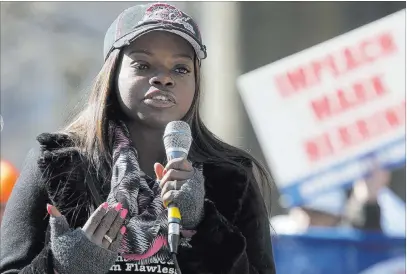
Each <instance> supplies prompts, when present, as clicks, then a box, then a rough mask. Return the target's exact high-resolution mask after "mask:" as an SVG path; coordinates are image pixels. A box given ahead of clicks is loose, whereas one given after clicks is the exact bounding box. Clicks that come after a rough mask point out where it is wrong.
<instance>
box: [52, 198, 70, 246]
mask: <svg viewBox="0 0 407 274" xmlns="http://www.w3.org/2000/svg"><path fill="white" fill-rule="evenodd" d="M47 211H48V213H49V215H50V216H51V217H50V218H49V224H50V227H51V238H54V237H59V236H60V235H62V234H65V233H66V232H68V231H69V224H68V221H67V220H66V218H65V216H64V215H62V214H61V212H59V210H58V209H57V208H56V207H55V206H53V205H50V204H47Z"/></svg>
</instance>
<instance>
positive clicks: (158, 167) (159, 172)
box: [154, 163, 164, 180]
mask: <svg viewBox="0 0 407 274" xmlns="http://www.w3.org/2000/svg"><path fill="white" fill-rule="evenodd" d="M154 171H155V176H156V177H157V179H158V180H161V179H162V178H163V176H164V174H163V173H164V166H163V165H162V164H160V163H155V164H154Z"/></svg>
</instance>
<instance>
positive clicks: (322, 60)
mask: <svg viewBox="0 0 407 274" xmlns="http://www.w3.org/2000/svg"><path fill="white" fill-rule="evenodd" d="M405 33H406V32H405V10H402V11H399V12H397V13H395V14H392V15H390V16H387V17H385V18H383V19H381V20H378V21H376V22H373V23H371V24H368V25H366V26H363V27H361V28H359V29H356V30H353V31H351V32H349V33H346V34H344V35H341V36H338V37H336V38H334V39H332V40H329V41H327V42H324V43H322V44H319V45H317V46H314V47H312V48H309V49H307V50H304V51H303V52H300V53H297V54H295V55H292V56H289V57H287V58H284V59H282V60H280V61H277V62H275V63H272V64H269V65H267V66H264V67H262V68H259V69H257V70H254V71H252V72H249V73H247V74H245V75H242V76H240V77H239V79H238V87H239V90H240V93H241V96H242V100H243V102H244V104H245V107H246V109H247V112H248V114H249V117H250V119H251V122H252V124H253V127H254V129H255V131H256V134H257V137H258V139H259V141H260V144H261V146H262V149H263V153H264V154H265V156H266V159H267V161H268V164H269V166H270V169H271V171H272V173H273V176H274V178H275V180H276V183H277V185H278V187H279V189H280V191H281V193H282V194H283V197H284V198H285V199H284V200H285V202H286V206H294V205H300V204H302V203H304V202H306V201H307V200H310V199H312V198H313V197H314V196H315V195H317V194H321V193H323V192H326V191H329V190H332V189H334V188H339V187H346V186H348V185H350V184H352V183H353V182H354V181H355V180H357V179H359V178H362V177H364V176H366V174H368V173H369V172H371V170H372V158H374V159H375V161H376V162H377V163H379V164H381V165H382V166H383V167H386V168H390V167H392V166H394V165H400V164H404V163H405V106H406V104H405V92H406V89H405V88H406V87H405V81H406V70H405V67H406V63H405V60H406V59H405V58H406V56H405V39H406V38H405Z"/></svg>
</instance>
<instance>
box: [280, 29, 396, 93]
mask: <svg viewBox="0 0 407 274" xmlns="http://www.w3.org/2000/svg"><path fill="white" fill-rule="evenodd" d="M395 52H397V47H396V44H395V42H394V38H393V36H392V34H391V32H384V33H381V34H378V35H374V36H372V37H369V38H365V39H363V40H361V41H359V42H358V43H357V44H355V45H352V46H348V47H345V48H343V49H341V50H339V51H337V52H334V53H329V54H327V55H326V56H323V57H321V58H319V59H317V60H311V61H310V62H308V63H306V64H302V65H300V66H298V67H296V68H295V69H293V70H290V71H287V72H284V73H282V74H278V75H276V76H275V77H274V82H275V84H276V87H277V90H278V92H279V94H280V95H281V96H282V97H284V98H288V97H290V96H292V95H294V94H298V93H300V92H302V91H304V90H306V89H309V88H312V87H315V86H317V85H318V84H319V83H321V81H322V76H324V75H329V76H331V77H333V78H335V79H336V78H338V77H340V76H343V75H345V74H347V73H348V72H352V71H354V70H355V69H357V68H361V67H362V66H364V65H368V64H371V63H372V62H375V61H377V60H378V59H380V58H383V57H386V56H389V55H392V54H393V53H395Z"/></svg>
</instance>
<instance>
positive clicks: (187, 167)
mask: <svg viewBox="0 0 407 274" xmlns="http://www.w3.org/2000/svg"><path fill="white" fill-rule="evenodd" d="M154 170H155V171H156V175H157V178H158V179H159V180H160V188H161V198H162V199H163V202H164V205H165V206H167V205H168V204H169V203H170V202H172V201H173V200H174V197H175V195H176V193H177V192H176V191H179V190H180V189H181V187H182V185H183V184H185V183H186V181H187V180H188V179H191V178H192V176H193V175H194V172H195V170H194V168H193V167H192V164H191V163H190V162H189V161H188V160H186V159H184V158H177V159H173V160H171V161H169V162H168V164H167V165H166V166H165V168H164V167H163V166H162V165H161V164H159V163H156V164H155V165H154Z"/></svg>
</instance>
